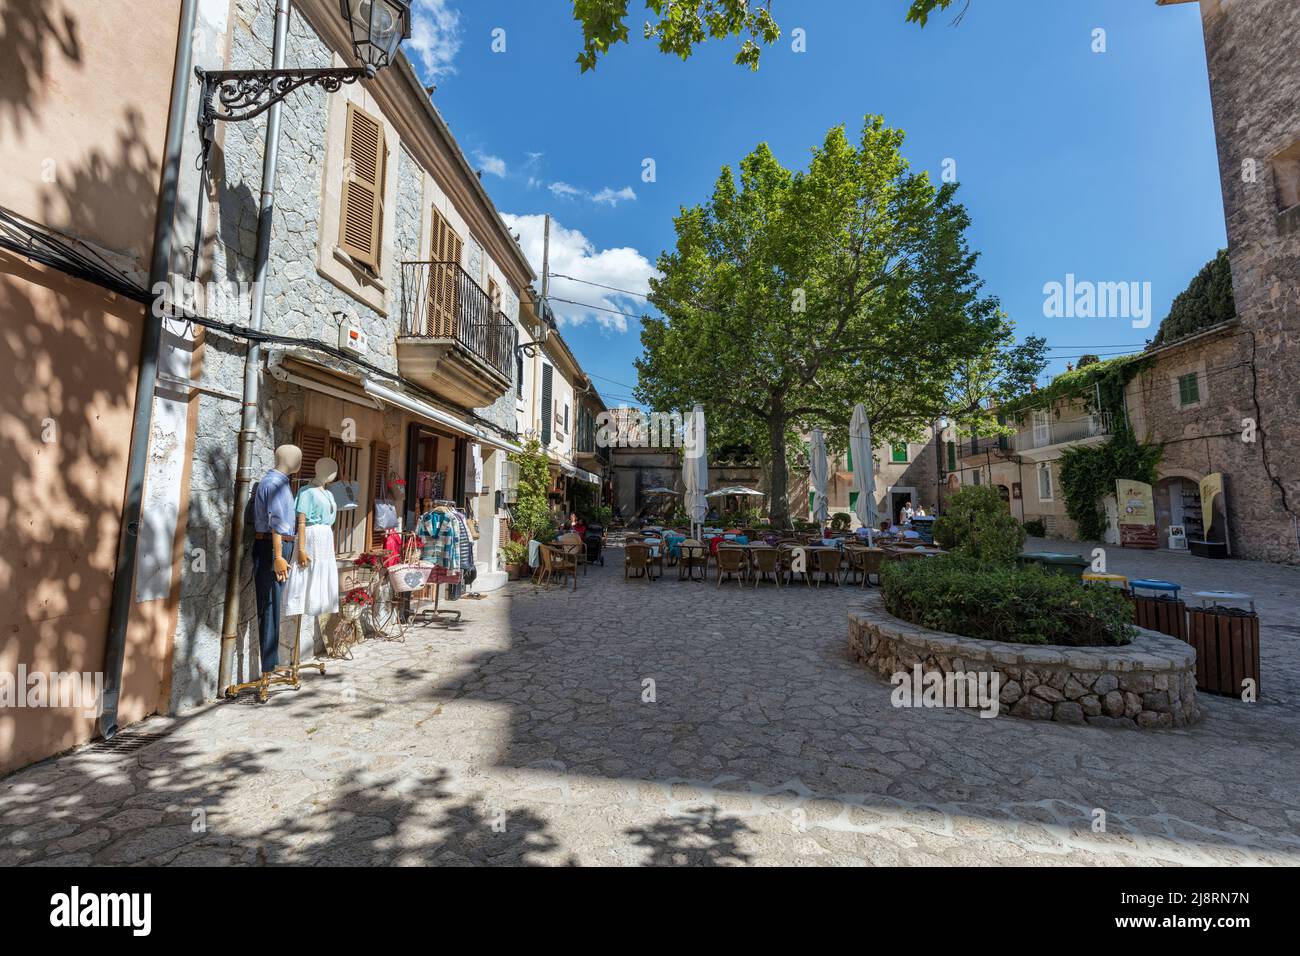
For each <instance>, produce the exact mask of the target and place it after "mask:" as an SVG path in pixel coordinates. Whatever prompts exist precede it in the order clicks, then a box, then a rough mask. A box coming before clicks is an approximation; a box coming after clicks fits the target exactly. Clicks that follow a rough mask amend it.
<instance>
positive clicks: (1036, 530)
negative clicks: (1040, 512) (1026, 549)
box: [1025, 518, 1047, 538]
mask: <svg viewBox="0 0 1300 956" xmlns="http://www.w3.org/2000/svg"><path fill="white" fill-rule="evenodd" d="M1025 534H1027V535H1029V537H1031V538H1046V537H1047V525H1045V524H1043V519H1042V518H1030V519H1029V520H1028V521H1026V522H1025Z"/></svg>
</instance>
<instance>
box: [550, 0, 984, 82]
mask: <svg viewBox="0 0 1300 956" xmlns="http://www.w3.org/2000/svg"><path fill="white" fill-rule="evenodd" d="M954 2H956V0H912V4H911V6H910V7H909V8H908V11H907V19H908V21H910V22H912V23H917V24H919V25H921V26H925V24H926V22H927V21H928V20H929V17H930V14H931V13H933V12H934V11H935V10H944V9H947V8H948V7H949V6H951V5H952V4H953V3H954ZM964 3H965V4H966V5H969V4H970V0H964ZM627 7H628V0H573V19H575V20H577V21H578V22H579V23H580V24H582V52H580V53H579V54H578V66H579V67H581V69H582V72H584V73H585V72H587V71H588V70H594V69H595V68H596V63H597V61H598V60H599V59H600V57H601V56H603V55H604V54H606V53H608V52H609V50H610V48H611V47H612V46H614V45H615V44H616V43H626V42H627V40H628V35H629V32H628V26H627V19H628V9H627ZM645 9H646V11H647V12H648V13H650V14H652V15H653V19H649V20H646V22H645V27H644V30H643V33H644V36H645V38H646V39H647V40H655V41H657V42H658V44H659V50H660V52H662V53H673V54H676V55H677V56H679V57H681V58H682V59H683V60H686V59H689V58H690V56H691V54H692V53H694V52H695V48H696V47H697V46H699V45H700V44H702V43H705V42H707V41H709V40H723V39H726V38H727V37H737V38H743V40H742V42H741V44H740V49H739V50H738V51H737V53H736V58H735V61H736V63H737V64H739V65H741V66H748V67H749V68H750V69H751V70H757V69H758V61H759V57H760V56H761V54H762V48H763V47H764V46H770V45H771V44H773V43H775V42H776V41H777V40H778V39H780V37H781V28H780V27H779V26H778V25H777V22H776V20H774V19H773V18H772V0H645ZM964 12H965V9H964V8H963V10H962V13H964ZM957 19H959V20H960V19H961V14H958V17H957Z"/></svg>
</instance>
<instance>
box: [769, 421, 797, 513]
mask: <svg viewBox="0 0 1300 956" xmlns="http://www.w3.org/2000/svg"><path fill="white" fill-rule="evenodd" d="M785 424H786V422H785V414H784V413H783V412H780V411H777V412H774V413H773V414H772V415H771V417H769V418H768V420H767V430H768V443H769V444H770V446H771V452H772V462H771V468H772V474H771V479H770V481H769V482H768V495H769V500H770V501H771V505H770V506H769V508H768V516H769V517H770V518H771V520H772V527H773V528H776V529H778V530H780V531H788V530H790V528H791V527H792V525H791V524H790V502H789V492H788V490H787V483H786V480H787V474H786V466H785Z"/></svg>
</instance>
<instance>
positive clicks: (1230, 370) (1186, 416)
mask: <svg viewBox="0 0 1300 956" xmlns="http://www.w3.org/2000/svg"><path fill="white" fill-rule="evenodd" d="M1145 354H1146V356H1147V358H1148V359H1149V364H1148V365H1147V367H1146V368H1144V369H1143V370H1142V371H1141V372H1139V373H1138V375H1137V376H1136V377H1135V378H1133V380H1132V381H1130V382H1129V384H1128V388H1127V390H1126V392H1125V402H1126V404H1127V406H1128V414H1129V421H1130V423H1131V424H1132V426H1133V433H1134V435H1135V437H1136V438H1137V439H1138V440H1139V441H1142V442H1147V443H1150V444H1154V445H1159V446H1160V448H1161V449H1162V451H1161V457H1160V463H1159V465H1158V466H1157V481H1156V484H1155V487H1154V488H1153V489H1152V497H1153V499H1154V502H1155V506H1156V536H1157V541H1158V543H1159V545H1160V546H1161V547H1169V546H1171V545H1173V544H1176V543H1177V538H1178V537H1185V538H1186V539H1189V540H1199V539H1201V538H1202V537H1203V534H1204V532H1205V529H1206V525H1207V524H1209V525H1210V537H1211V539H1213V540H1215V541H1221V540H1224V534H1223V532H1224V530H1225V528H1224V523H1223V521H1221V520H1220V521H1218V526H1217V527H1216V526H1215V525H1214V521H1210V522H1207V521H1206V520H1205V516H1204V515H1202V514H1201V513H1200V507H1201V503H1200V493H1199V488H1198V483H1199V482H1200V480H1201V479H1202V478H1204V477H1205V476H1207V475H1211V474H1215V473H1222V474H1223V476H1224V481H1225V488H1224V498H1225V502H1224V503H1225V504H1226V506H1227V507H1226V516H1227V522H1226V531H1227V539H1226V540H1227V542H1228V544H1229V546H1230V548H1231V552H1232V553H1233V554H1234V555H1237V556H1239V557H1247V556H1252V555H1255V554H1258V553H1259V545H1260V543H1261V540H1262V539H1267V538H1268V537H1271V536H1272V534H1273V532H1274V531H1275V530H1276V529H1271V528H1269V527H1268V525H1269V524H1270V522H1273V523H1275V522H1277V521H1278V518H1279V515H1278V513H1277V512H1275V511H1272V510H1271V508H1270V507H1269V503H1268V491H1267V479H1266V477H1265V470H1264V464H1263V454H1262V452H1263V447H1262V444H1261V442H1260V441H1258V440H1257V439H1258V436H1257V435H1255V434H1252V433H1251V432H1250V431H1249V430H1248V429H1246V428H1244V427H1243V422H1248V421H1249V420H1250V419H1252V418H1254V416H1255V414H1256V412H1255V409H1254V401H1253V397H1252V389H1251V386H1252V380H1253V379H1252V375H1251V355H1250V336H1249V334H1248V333H1246V332H1244V331H1243V330H1242V328H1241V326H1240V323H1239V322H1225V323H1223V324H1221V325H1219V326H1216V327H1214V328H1212V329H1206V330H1205V331H1203V332H1200V333H1198V334H1196V335H1193V336H1189V337H1188V338H1185V339H1182V340H1180V341H1176V342H1172V343H1170V344H1168V345H1165V346H1163V347H1161V348H1157V349H1151V350H1148V351H1147V352H1146V353H1145ZM1251 439H1255V440H1251ZM1259 496H1262V500H1261V499H1260V497H1259ZM1270 515H1271V517H1270ZM1216 520H1217V519H1216ZM1171 526H1173V527H1182V528H1183V529H1184V533H1183V534H1182V535H1176V536H1175V537H1174V539H1173V540H1172V541H1171V538H1170V533H1169V532H1170V527H1171ZM1260 556H1265V555H1260Z"/></svg>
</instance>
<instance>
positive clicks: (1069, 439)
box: [1011, 410, 1111, 458]
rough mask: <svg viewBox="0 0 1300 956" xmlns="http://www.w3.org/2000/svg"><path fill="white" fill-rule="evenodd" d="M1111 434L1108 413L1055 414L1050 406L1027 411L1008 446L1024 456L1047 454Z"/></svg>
mask: <svg viewBox="0 0 1300 956" xmlns="http://www.w3.org/2000/svg"><path fill="white" fill-rule="evenodd" d="M1110 434H1111V417H1110V415H1109V414H1107V413H1104V412H1099V413H1094V414H1090V415H1079V414H1077V413H1076V414H1073V415H1070V416H1067V417H1061V418H1058V417H1057V415H1056V412H1055V411H1054V410H1047V411H1041V412H1036V413H1032V412H1031V413H1030V414H1029V416H1028V418H1027V420H1026V425H1025V427H1024V428H1022V429H1021V430H1020V431H1018V432H1017V433H1016V434H1015V435H1013V436H1012V439H1011V447H1012V450H1013V451H1014V452H1015V453H1016V454H1017V455H1020V456H1021V457H1024V458H1047V457H1053V456H1055V454H1057V453H1059V452H1060V450H1061V448H1062V446H1065V445H1082V444H1092V443H1095V442H1099V441H1103V440H1105V439H1106V438H1107V437H1108V436H1109V435H1110Z"/></svg>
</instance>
